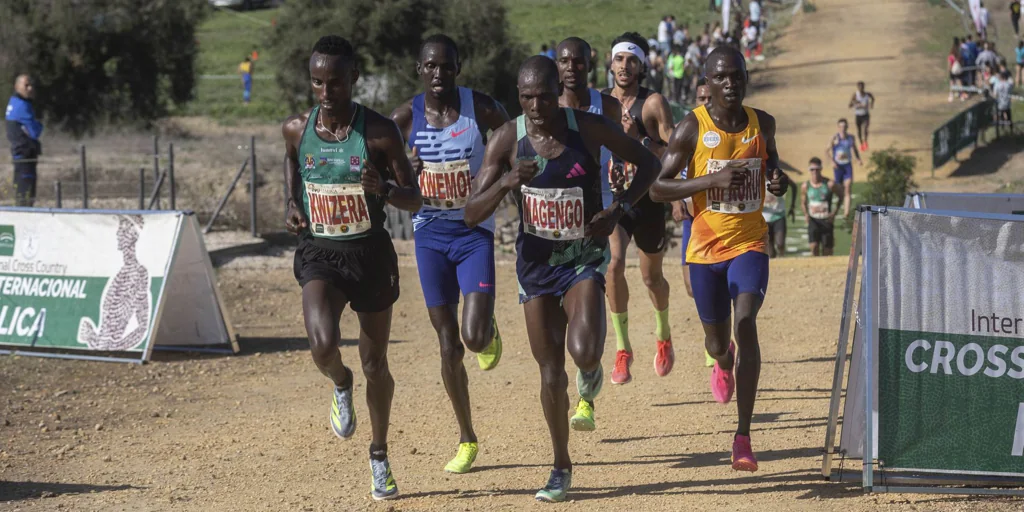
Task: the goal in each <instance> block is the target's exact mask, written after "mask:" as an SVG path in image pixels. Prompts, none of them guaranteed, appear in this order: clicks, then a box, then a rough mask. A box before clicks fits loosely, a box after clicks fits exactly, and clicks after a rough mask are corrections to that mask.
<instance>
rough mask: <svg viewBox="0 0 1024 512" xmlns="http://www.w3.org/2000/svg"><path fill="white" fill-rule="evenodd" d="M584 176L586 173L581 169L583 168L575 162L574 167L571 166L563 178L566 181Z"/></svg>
mask: <svg viewBox="0 0 1024 512" xmlns="http://www.w3.org/2000/svg"><path fill="white" fill-rule="evenodd" d="M586 174H587V171H586V170H584V169H583V166H581V165H580V163H579V162H576V165H574V166H572V169H570V170H569V174H566V175H565V177H566V179H569V178H578V177H580V176H585V175H586Z"/></svg>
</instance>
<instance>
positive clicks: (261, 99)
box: [177, 0, 720, 124]
mask: <svg viewBox="0 0 1024 512" xmlns="http://www.w3.org/2000/svg"><path fill="white" fill-rule="evenodd" d="M508 9H509V13H508V14H509V22H510V24H511V25H512V27H513V28H514V32H515V33H516V34H518V36H519V39H520V40H521V41H523V42H524V43H526V44H528V45H529V47H530V48H531V49H532V50H534V51H539V49H540V45H541V44H542V43H549V42H550V41H559V40H561V39H564V38H566V37H568V36H578V37H582V38H584V39H586V40H587V41H588V42H590V43H591V44H592V45H594V47H595V48H597V49H598V51H599V55H600V58H602V59H603V58H604V53H605V52H606V51H608V50H609V49H610V47H611V41H612V39H614V38H615V37H616V36H618V35H619V34H621V33H623V32H626V31H636V32H639V33H641V34H643V35H645V36H650V35H653V34H655V33H656V31H657V26H658V20H659V19H660V18H661V17H662V16H663V15H665V14H675V16H676V19H677V20H678V21H679V22H683V23H689V24H690V26H691V31H694V30H695V31H698V32H699V31H700V30H701V29H702V28H703V24H704V23H705V22H707V21H711V20H713V19H716V17H720V15H716V14H713V13H709V12H708V10H707V2H706V1H704V0H675V1H670V0H515V1H512V0H509V2H508ZM277 13H278V10H277V9H264V10H257V11H248V12H244V13H239V12H235V11H228V10H224V11H217V12H215V13H213V14H212V15H211V16H210V17H209V18H208V19H207V21H206V22H205V23H204V24H203V25H202V27H201V28H200V30H199V31H198V34H197V36H198V39H199V45H200V56H199V69H200V73H201V74H202V75H203V78H201V79H200V80H199V85H198V87H197V90H196V99H195V100H194V101H193V102H191V103H190V104H189V105H187V106H185V107H184V108H183V109H181V110H180V111H178V112H177V114H181V115H206V116H210V117H213V118H215V119H217V120H218V121H220V122H223V123H229V124H231V123H239V122H251V121H265V122H276V121H279V120H281V119H283V118H284V117H286V116H287V115H288V114H289V113H288V112H287V111H286V109H285V107H284V105H283V104H282V102H281V101H279V100H280V98H281V91H280V90H279V89H278V87H277V84H275V83H274V79H273V74H274V69H275V63H274V55H272V54H270V53H268V52H267V51H265V49H264V48H263V47H262V46H263V41H264V40H265V38H266V37H267V35H268V34H269V32H270V30H271V26H272V25H271V24H272V22H273V20H274V18H275V17H276V16H277ZM254 47H255V48H257V49H259V50H260V60H259V62H257V63H256V75H255V80H254V84H253V96H252V103H251V104H250V105H248V106H246V105H244V104H243V103H242V83H241V78H239V76H238V72H237V69H238V64H239V63H240V62H241V61H242V59H243V58H244V57H245V55H247V54H248V52H250V51H251V50H252V49H253V48H254Z"/></svg>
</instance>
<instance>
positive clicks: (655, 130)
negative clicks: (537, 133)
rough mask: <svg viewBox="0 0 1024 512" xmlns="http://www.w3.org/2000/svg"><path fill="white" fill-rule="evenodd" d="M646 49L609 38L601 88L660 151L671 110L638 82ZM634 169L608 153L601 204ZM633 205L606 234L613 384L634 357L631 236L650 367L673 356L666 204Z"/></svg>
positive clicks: (664, 370) (668, 366) (636, 132)
mask: <svg viewBox="0 0 1024 512" xmlns="http://www.w3.org/2000/svg"><path fill="white" fill-rule="evenodd" d="M648 53H649V47H648V45H647V41H646V40H645V39H644V38H643V37H641V36H640V34H637V33H635V32H627V33H625V34H622V35H621V36H619V37H618V38H616V39H615V41H613V42H612V72H613V73H614V76H615V86H614V87H613V88H611V89H606V90H605V91H604V93H606V94H611V95H612V96H613V97H615V98H616V99H617V100H619V103H620V104H621V105H622V128H623V130H624V131H625V132H626V133H628V134H630V135H632V136H633V137H634V138H636V139H638V140H640V141H641V142H642V143H643V145H644V146H645V147H647V148H648V149H649V150H650V151H652V152H654V154H655V155H657V156H660V155H661V154H662V153H663V152H664V148H665V144H666V141H668V138H669V136H670V135H671V134H672V128H673V126H672V111H671V109H670V108H669V104H668V101H667V100H666V99H665V97H664V96H662V95H661V94H658V93H657V92H654V91H651V90H649V89H647V88H646V87H642V86H641V85H640V83H641V78H642V77H643V76H644V75H645V73H646V72H647V67H648V64H647V54H648ZM633 169H635V166H634V165H633V164H632V163H630V162H629V161H628V160H626V161H625V162H623V161H622V160H619V159H617V158H612V159H611V163H610V168H609V169H608V179H606V180H604V182H603V183H602V189H603V191H604V201H605V206H607V205H608V204H610V203H611V201H612V200H613V198H614V195H615V192H616V191H617V189H619V188H620V187H621V186H622V185H623V184H628V183H629V181H630V179H631V177H632V174H633ZM609 182H612V183H611V184H609ZM613 189H614V190H613ZM635 210H636V211H635V213H634V214H633V215H628V216H623V217H622V219H621V220H620V221H619V225H618V227H617V228H616V229H615V233H614V234H613V235H612V236H611V238H610V239H609V244H610V249H611V261H610V262H609V264H608V274H609V276H610V279H609V280H608V306H609V307H610V308H611V310H612V326H613V327H614V329H615V341H616V349H617V350H616V353H615V367H614V369H613V370H612V376H611V381H612V383H613V384H625V383H627V382H629V381H630V380H632V375H631V374H630V372H629V367H630V365H631V364H632V363H633V349H632V347H631V346H630V343H629V313H628V304H629V286H628V284H627V283H626V262H625V259H626V248H627V247H628V246H629V239H630V238H633V239H634V240H635V241H636V246H637V248H638V249H640V250H639V251H638V253H639V259H640V274H641V276H642V277H643V280H644V284H645V285H647V290H648V294H649V295H650V297H651V302H652V303H653V304H654V310H655V325H656V328H655V333H654V335H655V341H656V351H655V356H654V361H653V363H654V364H653V366H654V371H655V373H656V374H657V375H659V376H662V377H664V376H665V375H668V373H669V372H670V371H672V366H673V364H674V362H675V353H674V351H673V349H672V332H671V328H670V327H669V320H668V306H669V304H668V299H669V285H668V281H667V280H665V276H664V274H663V273H662V260H663V259H664V256H665V249H666V247H667V245H668V244H667V241H668V239H667V238H666V236H665V214H666V205H664V204H661V203H655V202H654V201H651V199H650V198H649V197H648V196H647V195H644V196H643V197H642V198H641V199H640V201H639V202H637V204H636V208H635Z"/></svg>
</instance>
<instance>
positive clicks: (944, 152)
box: [932, 100, 995, 168]
mask: <svg viewBox="0 0 1024 512" xmlns="http://www.w3.org/2000/svg"><path fill="white" fill-rule="evenodd" d="M994 108H995V102H993V101H991V100H986V101H983V102H981V103H978V104H976V105H974V106H972V107H970V108H968V109H966V110H964V111H963V112H960V113H959V114H957V115H956V116H954V117H953V118H952V119H950V120H949V121H947V122H946V124H944V125H942V126H940V127H939V129H937V130H935V132H933V133H932V168H937V167H940V166H942V165H943V164H945V163H946V162H948V161H950V160H952V159H953V157H955V156H956V154H957V152H959V151H960V150H962V149H964V148H966V147H968V146H970V145H971V144H975V143H976V142H977V140H978V135H979V133H981V131H982V130H984V129H986V128H988V127H990V126H992V122H993V115H994V110H993V109H994Z"/></svg>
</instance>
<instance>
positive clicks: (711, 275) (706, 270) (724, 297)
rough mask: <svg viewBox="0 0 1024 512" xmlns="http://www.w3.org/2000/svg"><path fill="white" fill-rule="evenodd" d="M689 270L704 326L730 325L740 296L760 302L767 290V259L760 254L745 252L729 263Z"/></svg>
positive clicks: (696, 265)
mask: <svg viewBox="0 0 1024 512" xmlns="http://www.w3.org/2000/svg"><path fill="white" fill-rule="evenodd" d="M689 266H690V285H691V286H692V288H693V300H694V302H696V303H697V316H699V317H700V321H701V322H704V323H706V324H718V323H722V322H727V321H729V317H730V315H731V314H732V305H733V302H734V301H735V300H736V297H739V295H740V294H741V293H752V294H754V295H757V296H758V298H760V299H761V300H762V301H763V300H764V297H765V292H766V291H767V290H768V255H767V254H765V253H763V252H758V251H748V252H745V253H743V254H741V255H739V256H737V257H735V258H733V259H731V260H726V261H722V262H719V263H712V264H698V263H690V265H689Z"/></svg>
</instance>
